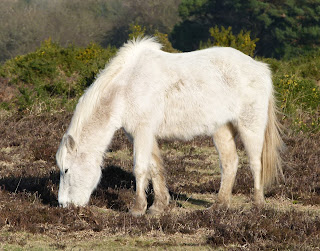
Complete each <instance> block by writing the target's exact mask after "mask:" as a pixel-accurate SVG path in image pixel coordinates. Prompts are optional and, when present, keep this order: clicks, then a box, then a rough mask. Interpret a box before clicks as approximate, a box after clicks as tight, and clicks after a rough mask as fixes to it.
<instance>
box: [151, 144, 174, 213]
mask: <svg viewBox="0 0 320 251" xmlns="http://www.w3.org/2000/svg"><path fill="white" fill-rule="evenodd" d="M150 171H151V172H150V174H151V179H152V186H153V190H154V201H153V204H152V206H151V207H150V208H149V213H150V214H160V213H162V212H163V211H164V209H165V208H166V207H167V206H168V204H169V200H170V195H169V191H168V188H167V185H166V180H165V169H164V166H163V162H162V159H161V155H160V150H159V147H158V144H157V142H156V141H154V143H153V150H152V158H151V164H150Z"/></svg>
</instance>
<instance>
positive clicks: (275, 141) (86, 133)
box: [56, 38, 281, 215]
mask: <svg viewBox="0 0 320 251" xmlns="http://www.w3.org/2000/svg"><path fill="white" fill-rule="evenodd" d="M274 103H275V102H274V96H273V87H272V80H271V73H270V70H269V68H268V66H267V65H266V64H264V63H261V62H257V61H255V60H253V59H252V58H251V57H249V56H247V55H245V54H243V53H241V52H240V51H238V50H235V49H232V48H222V47H213V48H209V49H205V50H199V51H195V52H188V53H174V54H171V53H167V52H164V51H162V50H161V44H159V43H157V42H156V41H155V39H154V38H142V39H137V40H133V41H129V42H127V43H126V44H125V45H124V46H123V47H122V48H121V49H120V50H119V52H118V54H117V55H116V56H115V57H114V58H113V59H112V60H111V62H110V63H109V64H108V65H107V66H106V68H105V69H104V70H103V71H102V72H101V73H100V75H99V76H98V78H97V79H96V80H95V81H94V83H93V84H92V85H91V86H90V87H89V88H88V89H87V91H86V92H85V94H84V95H83V96H82V97H81V98H80V100H79V103H78V105H77V107H76V110H75V112H74V115H73V118H72V120H71V124H70V126H69V128H68V130H67V132H66V133H65V135H64V136H63V139H62V141H61V144H60V147H59V149H58V152H57V155H56V158H57V164H58V166H59V168H60V173H61V174H60V187H59V198H58V200H59V203H60V205H62V206H67V205H69V204H75V205H78V206H84V205H86V204H87V203H88V201H89V199H90V195H91V193H92V191H93V190H94V189H95V188H96V187H97V185H98V183H99V180H100V177H101V167H100V165H101V163H102V159H103V154H104V152H105V151H106V149H107V147H108V145H109V143H110V142H111V139H112V136H113V134H114V133H115V131H116V130H118V129H119V128H123V129H124V130H125V132H126V133H127V135H129V138H130V139H131V140H133V144H134V175H135V178H136V196H135V201H134V204H133V207H132V208H131V209H130V212H131V213H132V214H133V215H142V214H144V213H145V212H146V209H147V200H146V194H145V191H146V189H147V186H148V184H149V180H152V184H153V188H154V194H155V199H154V202H153V205H152V206H151V207H150V209H149V212H150V213H161V212H163V210H164V209H165V208H166V206H167V205H168V203H169V199H170V196H169V192H168V189H167V187H166V181H165V178H164V168H163V164H162V160H161V157H160V152H159V148H158V144H157V139H159V138H167V139H182V140H190V139H192V138H193V137H195V136H198V135H210V136H213V139H214V143H215V146H216V148H217V150H218V152H219V157H220V168H221V173H222V178H221V186H220V190H219V194H218V199H219V200H220V202H221V203H223V204H226V205H229V202H230V198H231V192H232V187H233V183H234V179H235V175H236V172H237V165H238V156H237V152H236V147H235V142H234V137H235V135H236V133H239V135H240V137H241V139H242V141H243V144H244V146H245V149H246V151H247V154H248V156H249V160H250V167H251V170H252V174H253V177H254V200H255V203H256V204H259V205H261V204H263V203H264V187H266V186H268V185H270V184H271V182H272V181H273V180H274V179H275V178H276V177H277V173H278V171H281V159H280V157H279V148H280V146H281V138H280V135H279V130H278V122H277V119H276V116H275V104H274Z"/></svg>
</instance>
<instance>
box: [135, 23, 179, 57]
mask: <svg viewBox="0 0 320 251" xmlns="http://www.w3.org/2000/svg"><path fill="white" fill-rule="evenodd" d="M145 35H146V28H145V27H142V26H141V25H138V24H131V25H130V34H129V39H134V38H138V37H143V36H145ZM152 36H154V37H155V38H156V39H157V40H158V41H159V42H160V43H161V44H162V45H163V47H162V50H164V51H166V52H173V53H174V52H179V51H178V50H176V49H174V48H173V47H172V44H171V42H170V41H169V39H168V34H165V33H161V32H159V31H158V30H156V31H155V32H154V33H153V35H152Z"/></svg>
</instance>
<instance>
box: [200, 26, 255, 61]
mask: <svg viewBox="0 0 320 251" xmlns="http://www.w3.org/2000/svg"><path fill="white" fill-rule="evenodd" d="M209 32H210V36H211V38H210V39H208V41H207V42H200V46H199V47H200V49H205V48H208V47H212V46H226V47H233V48H235V49H237V50H239V51H242V52H243V53H245V54H247V55H249V56H253V55H254V50H255V48H256V42H257V41H258V40H259V39H258V38H255V39H251V37H250V32H249V31H248V32H244V31H243V30H241V31H240V33H239V34H238V35H233V33H232V28H231V27H230V26H229V27H228V28H227V29H226V28H224V27H221V29H219V27H218V26H215V27H211V28H210V29H209Z"/></svg>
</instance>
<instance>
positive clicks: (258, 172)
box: [238, 123, 264, 206]
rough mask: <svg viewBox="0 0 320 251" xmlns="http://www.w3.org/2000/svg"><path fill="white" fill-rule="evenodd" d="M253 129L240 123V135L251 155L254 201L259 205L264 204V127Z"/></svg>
mask: <svg viewBox="0 0 320 251" xmlns="http://www.w3.org/2000/svg"><path fill="white" fill-rule="evenodd" d="M257 128H258V127H256V128H255V130H253V129H252V128H248V127H247V126H243V125H241V123H239V126H238V129H239V133H240V137H241V139H242V142H243V144H244V147H245V149H246V152H247V155H248V157H249V163H250V169H251V172H252V175H253V179H254V202H255V204H256V205H257V206H262V205H264V189H263V183H262V179H261V177H262V164H261V154H262V147H263V141H264V127H262V126H261V128H260V129H257Z"/></svg>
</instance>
